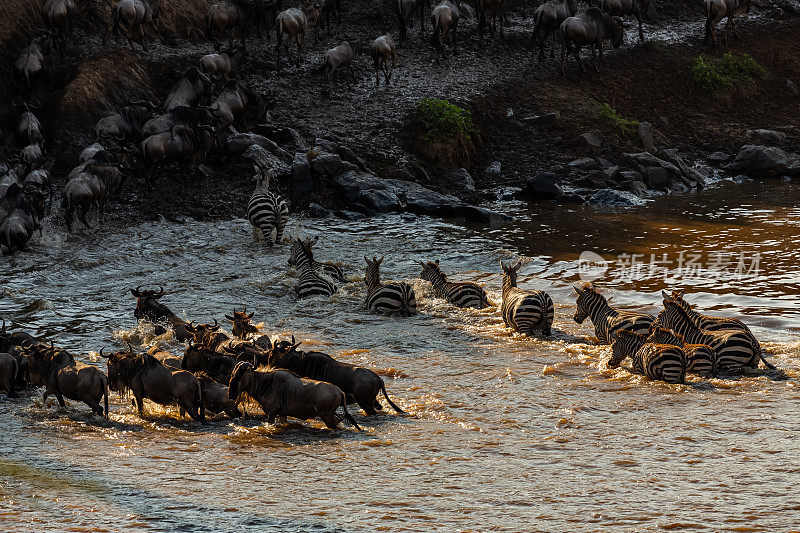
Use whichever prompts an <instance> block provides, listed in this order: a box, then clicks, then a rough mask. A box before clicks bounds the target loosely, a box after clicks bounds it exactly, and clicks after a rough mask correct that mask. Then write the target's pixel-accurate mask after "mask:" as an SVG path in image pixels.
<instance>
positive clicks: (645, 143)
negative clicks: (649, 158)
mask: <svg viewBox="0 0 800 533" xmlns="http://www.w3.org/2000/svg"><path fill="white" fill-rule="evenodd" d="M638 131H639V140H640V141H641V142H642V147H643V148H644V149H645V151H646V152H650V153H651V154H652V153H655V145H654V144H653V125H652V124H650V123H649V122H640V123H639V128H638Z"/></svg>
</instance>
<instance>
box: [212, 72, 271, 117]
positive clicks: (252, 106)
mask: <svg viewBox="0 0 800 533" xmlns="http://www.w3.org/2000/svg"><path fill="white" fill-rule="evenodd" d="M209 110H210V111H211V114H212V115H213V116H214V118H215V119H216V120H217V126H218V127H219V129H220V130H223V129H225V128H227V127H228V126H230V125H232V124H234V123H235V122H237V121H238V122H245V121H247V120H248V119H249V120H253V121H256V122H258V121H259V120H260V119H261V117H263V116H264V113H265V112H266V110H267V103H266V101H265V100H264V97H262V96H261V95H260V94H256V93H255V92H254V91H252V90H250V89H249V88H248V87H246V86H245V85H244V84H242V83H240V82H239V81H238V80H236V79H230V80H228V83H226V84H225V89H224V90H223V91H222V93H221V94H220V95H219V96H218V97H217V99H216V100H215V101H214V103H213V104H211V106H210V107H209Z"/></svg>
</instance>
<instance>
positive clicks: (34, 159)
mask: <svg viewBox="0 0 800 533" xmlns="http://www.w3.org/2000/svg"><path fill="white" fill-rule="evenodd" d="M19 160H20V163H22V164H23V165H25V168H28V169H35V168H38V167H39V166H40V165H41V164H42V162H43V161H44V154H43V153H42V147H41V146H40V145H38V144H29V145H28V146H26V147H25V148H23V149H22V150H20V153H19Z"/></svg>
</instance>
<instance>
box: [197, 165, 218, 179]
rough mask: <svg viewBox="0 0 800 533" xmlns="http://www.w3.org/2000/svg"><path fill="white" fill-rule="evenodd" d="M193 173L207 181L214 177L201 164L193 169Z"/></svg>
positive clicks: (212, 172)
mask: <svg viewBox="0 0 800 533" xmlns="http://www.w3.org/2000/svg"><path fill="white" fill-rule="evenodd" d="M194 171H195V172H197V174H198V175H199V176H201V177H202V178H203V179H208V178H210V177H211V176H213V175H214V171H213V170H211V169H210V168H208V167H207V166H205V165H203V164H200V165H197V166H196V167H194Z"/></svg>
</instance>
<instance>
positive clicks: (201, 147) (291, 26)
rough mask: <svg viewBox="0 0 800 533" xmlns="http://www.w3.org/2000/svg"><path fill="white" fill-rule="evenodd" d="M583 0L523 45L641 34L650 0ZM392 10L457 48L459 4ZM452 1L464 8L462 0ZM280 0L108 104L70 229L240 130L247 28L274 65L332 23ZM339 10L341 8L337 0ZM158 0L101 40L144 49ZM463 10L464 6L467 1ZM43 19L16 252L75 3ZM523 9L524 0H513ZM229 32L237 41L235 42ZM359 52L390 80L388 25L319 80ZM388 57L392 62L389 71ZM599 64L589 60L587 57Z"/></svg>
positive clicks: (722, 0) (132, 1)
mask: <svg viewBox="0 0 800 533" xmlns="http://www.w3.org/2000/svg"><path fill="white" fill-rule="evenodd" d="M590 4H591V5H587V7H586V8H585V9H583V10H579V8H578V4H577V2H576V0H563V1H558V0H552V1H549V2H546V3H544V4H542V5H541V6H539V7H538V8H537V9H536V10H535V12H534V16H533V28H532V37H531V44H532V45H538V47H539V59H540V60H541V59H542V58H543V56H544V44H545V41H546V39H547V38H548V37H550V36H552V39H553V45H551V55H552V51H553V48H552V47H553V46H554V45H555V43H556V41H557V40H560V41H561V46H562V50H561V68H562V72H563V63H564V57H565V53H566V52H568V51H569V52H572V53H573V54H574V56H575V58H576V60H578V63H579V64H580V65H581V68H583V63H581V62H580V58H579V55H578V53H579V51H580V49H581V48H582V47H584V46H589V47H590V48H591V50H592V55H593V57H594V55H595V51H596V50H598V51H599V52H600V57H601V59H602V50H603V43H604V42H605V41H610V42H611V43H612V44H613V45H614V46H619V45H620V44H621V43H622V39H623V33H624V24H623V21H622V18H621V17H624V16H631V15H633V16H635V17H636V18H637V20H638V21H639V38H640V40H642V39H644V34H643V30H642V24H641V22H642V18H643V17H644V16H646V14H647V12H648V9H649V8H650V1H649V0H591V1H590ZM393 5H394V11H395V15H396V18H397V25H398V35H399V42H400V45H402V43H403V41H404V40H405V39H406V38H408V37H407V28H408V27H410V26H411V25H412V23H413V21H414V19H415V17H416V18H418V24H419V28H420V29H419V31H420V35H422V34H424V31H425V25H424V21H425V19H426V16H425V14H426V9H430V17H429V18H430V22H431V25H432V34H431V41H432V43H433V44H434V46H435V47H436V49H437V50H439V51H441V50H442V45H443V44H444V43H445V41H446V39H449V40H450V42H451V44H452V48H453V52H454V53H455V52H457V34H458V29H459V17H460V8H459V4H458V2H451V1H450V0H443V1H442V2H441V3H439V4H438V5H436V6H435V7H432V6H431V4H430V0H393ZM461 6H462V8H464V5H463V4H461ZM705 6H706V13H707V23H706V38H708V37H709V36H711V37H713V38H714V40H715V42H716V35H715V30H714V28H715V26H716V24H717V23H718V22H719V21H720V20H721V19H722V18H724V17H727V18H728V23H727V25H726V35H727V27H728V26H733V29H734V32H735V31H736V28H735V25H734V23H733V21H734V19H735V16H736V14H737V13H739V12H740V11H742V10H746V11H749V9H750V2H749V1H748V0H705ZM282 7H283V6H282V0H222V1H221V2H219V3H217V4H214V5H213V6H211V8H210V9H209V11H208V13H207V14H206V16H205V18H204V20H203V21H202V25H203V27H204V29H205V32H206V35H207V37H208V39H209V40H210V41H212V42H213V43H214V46H215V49H216V52H215V53H212V54H208V55H205V56H203V57H202V58H201V59H200V61H199V63H198V65H196V66H192V67H189V68H187V69H186V70H185V72H184V73H183V75H182V76H181V77H180V79H179V80H178V81H177V82H175V84H174V85H173V86H172V88H171V89H170V91H169V93H168V94H167V95H166V96H164V97H163V100H161V101H159V99H158V98H157V97H156V95H154V94H152V93H151V94H148V95H146V97H144V98H141V99H138V100H130V101H128V102H127V104H126V105H124V106H122V107H120V108H119V109H117V110H116V112H114V113H111V114H110V115H108V116H106V117H103V118H102V119H100V120H99V121H98V122H97V124H96V126H95V128H94V134H95V138H96V142H94V143H93V144H91V145H90V146H88V147H86V149H85V150H83V151H82V152H81V154H80V156H79V158H78V160H77V162H76V163H77V165H76V166H75V167H74V168H73V169H72V170H71V171H70V172H69V174H68V175H67V179H66V184H65V185H64V189H63V191H62V201H61V206H62V210H63V214H64V217H65V219H66V222H67V226H68V229H69V230H70V231H71V230H72V223H73V218H74V217H75V216H76V215H77V218H78V220H80V221H81V222H82V223H83V224H84V225H86V226H87V227H88V226H89V223H88V221H87V214H88V212H89V210H90V209H91V208H92V207H95V208H96V209H97V210H98V216H99V220H100V222H102V219H103V212H104V208H105V205H106V203H107V202H108V200H109V199H110V198H112V197H114V196H116V195H118V194H119V193H120V191H121V190H122V188H123V186H124V184H125V182H126V181H127V179H128V178H129V177H131V176H137V175H142V174H143V175H144V176H145V180H144V181H145V185H146V189H147V190H148V191H150V190H151V189H152V187H153V182H154V177H155V175H156V174H157V172H156V171H159V170H162V169H164V168H165V167H167V166H169V165H178V166H179V169H180V172H179V173H178V175H180V176H181V179H182V180H183V181H182V183H184V184H185V182H186V180H187V178H188V176H189V173H190V170H191V169H192V168H193V166H194V165H197V164H199V163H202V162H204V161H207V160H208V158H209V157H210V156H211V155H213V153H214V152H215V151H219V150H220V149H221V147H222V146H224V144H225V139H226V136H227V135H229V134H230V133H231V132H232V131H235V130H233V129H232V128H234V127H238V128H239V129H242V128H247V127H248V124H252V123H254V122H258V121H259V120H260V119H261V118H262V117H263V116H264V113H265V110H266V103H265V98H264V96H263V95H261V94H258V93H257V92H256V91H254V90H252V88H250V87H248V86H247V84H245V83H244V82H243V81H241V80H240V79H239V77H238V76H237V74H238V72H239V70H240V67H241V65H242V63H243V62H244V61H245V60H246V58H247V52H246V49H245V48H246V43H247V38H248V33H249V32H250V31H251V30H253V29H255V30H257V31H258V33H259V36H260V35H261V33H262V30H266V38H267V39H269V38H270V28H273V27H274V29H275V31H276V34H277V44H276V47H275V51H276V59H275V60H276V63H277V64H278V66H279V65H280V54H281V49H282V48H283V50H284V52H285V53H286V54H287V55H288V54H289V43H291V42H295V43H296V45H297V53H296V59H295V65H298V66H299V64H300V61H301V58H302V49H303V41H304V38H305V34H306V31H308V30H309V29H312V28H313V30H314V32H315V36H316V32H317V31H318V28H319V27H323V26H327V31H328V33H330V31H331V15H332V14H334V15H335V16H336V18H337V19H338V20H339V21H340V22H341V14H342V10H343V6H342V3H341V0H318V1H317V2H316V3H308V4H303V5H301V6H300V7H289V8H287V9H283V8H282ZM345 7H346V6H345ZM160 9H161V0H119V1H118V2H116V3H115V4H114V8H113V10H112V12H111V20H109V21H104V22H103V23H102V25H103V26H104V27H106V28H107V29H106V30H105V31H103V35H102V37H103V42H104V43H105V42H106V41H107V38H108V34H109V33H111V34H113V36H115V37H116V36H117V35H118V34H119V33H122V34H123V35H124V36H125V37H126V38H127V39H128V42H129V43H130V46H131V48H132V49H133V42H134V41H136V42H138V43H139V44H140V45H141V46H142V48H143V50H144V53H147V48H146V41H145V38H144V35H145V31H146V30H147V29H152V28H154V25H153V21H154V20H155V19H156V18H157V17H158V14H159V11H160ZM470 9H473V8H470ZM474 9H475V11H476V12H477V20H478V24H477V29H478V33H479V36H480V43H481V45H482V44H483V35H484V31H485V30H486V28H488V29H489V31H490V32H492V34H494V31H495V28H496V26H498V25H499V26H500V34H501V36H502V35H503V25H504V21H505V18H506V6H505V2H504V1H503V0H476V2H475V6H474ZM41 13H42V22H43V23H44V25H45V26H46V30H43V31H42V32H41V35H37V36H35V37H33V38H32V40H31V41H30V44H29V45H28V46H26V47H25V48H24V49H23V50H21V51H20V53H19V54H18V56H17V58H16V60H15V62H14V65H13V72H14V80H15V83H16V86H17V92H18V94H19V99H18V101H17V104H16V105H17V109H18V114H17V116H16V120H15V130H14V142H15V144H16V145H17V146H18V147H19V150H20V152H19V155H18V156H17V157H15V158H12V159H9V160H7V161H5V162H2V161H0V248H2V251H3V252H4V253H15V252H17V251H19V250H21V249H23V248H24V247H25V245H26V244H27V243H28V241H29V240H30V239H31V238H32V237H33V235H34V233H35V232H36V231H39V232H40V233H41V230H42V220H43V219H44V217H45V216H46V215H47V214H48V213H50V211H51V207H52V200H53V190H52V176H51V170H52V165H53V161H52V160H51V159H48V157H47V153H46V150H45V138H46V135H45V133H46V132H45V131H44V128H43V124H42V122H41V121H40V120H39V119H38V118H37V116H36V114H35V113H34V111H35V109H36V105H37V102H36V100H35V99H31V94H32V91H33V89H34V87H35V86H36V85H37V84H39V83H40V82H41V78H42V74H43V73H44V71H45V69H46V59H47V57H48V56H50V55H56V54H59V53H60V54H63V53H64V50H65V48H66V44H67V42H68V39H69V37H70V35H71V30H72V26H73V19H74V18H75V17H76V13H77V9H76V2H75V1H74V0H44V2H43V4H42V9H41ZM523 13H524V2H523ZM234 36H238V38H239V41H240V42H239V43H238V44H236V45H235V46H234V42H235V41H234ZM225 37H227V38H228V39H229V48H228V49H225V50H222V49H221V45H220V41H221V40H224V38H225ZM362 49H365V50H368V53H369V55H370V56H371V58H372V60H373V66H374V69H375V76H376V78H375V82H376V85H378V84H379V83H380V74H381V73H383V76H384V78H385V81H386V83H389V81H390V78H391V73H392V71H393V68H394V62H395V49H396V47H395V42H394V38H393V36H392V34H391V32H390V33H386V34H384V35H381V36H378V37H377V38H375V39H374V41H371V44H369V46H367V41H365V40H363V39H357V40H351V41H345V42H342V43H341V44H339V45H338V46H336V47H335V48H332V49H330V50H328V51H327V52H325V54H324V65H323V68H322V69H321V70H322V73H323V76H324V78H325V80H326V82H329V81H330V79H331V77H332V76H333V75H335V73H336V72H337V71H338V70H341V69H346V70H347V72H348V83H349V79H350V71H351V67H352V63H353V61H354V60H355V59H356V58H357V57H358V56H359V55H360V54H361V52H362ZM389 62H391V64H392V68H391V69H390V68H389ZM595 66H597V63H595Z"/></svg>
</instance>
